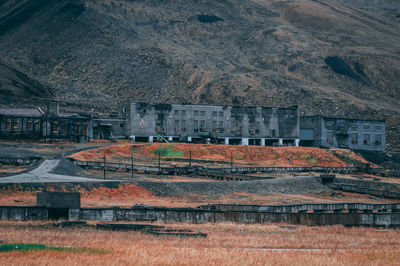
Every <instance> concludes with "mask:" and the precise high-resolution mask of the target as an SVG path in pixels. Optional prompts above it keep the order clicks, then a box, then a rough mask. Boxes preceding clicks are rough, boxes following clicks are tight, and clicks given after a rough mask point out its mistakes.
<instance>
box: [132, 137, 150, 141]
mask: <svg viewBox="0 0 400 266" xmlns="http://www.w3.org/2000/svg"><path fill="white" fill-rule="evenodd" d="M135 142H149V137H135Z"/></svg>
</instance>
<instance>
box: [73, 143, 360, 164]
mask: <svg viewBox="0 0 400 266" xmlns="http://www.w3.org/2000/svg"><path fill="white" fill-rule="evenodd" d="M157 149H164V150H170V151H172V152H180V154H181V156H179V157H176V158H186V159H187V158H189V153H190V151H191V152H192V158H193V159H197V160H207V161H210V162H215V161H220V162H221V161H223V162H230V160H231V156H232V157H233V162H234V163H235V164H242V165H263V166H288V167H290V166H322V167H346V166H352V165H353V164H354V161H358V162H363V163H365V162H367V161H366V160H365V159H364V158H362V156H360V155H357V154H355V153H354V152H352V151H349V150H341V149H335V150H334V151H335V152H336V153H338V154H342V155H346V156H347V158H350V159H351V160H343V158H338V157H337V156H335V155H334V154H333V153H332V152H330V151H329V150H326V149H319V148H312V147H260V146H232V145H230V146H226V145H213V144H208V145H201V144H187V143H169V144H165V143H151V144H133V145H132V144H126V145H115V146H108V147H104V148H99V149H93V150H88V151H83V152H79V153H76V154H74V155H72V156H71V157H72V158H74V159H77V160H82V161H102V160H103V157H104V155H105V156H106V158H107V161H114V162H130V158H131V155H132V152H133V153H134V155H135V161H136V162H137V161H138V160H139V161H140V160H141V159H143V158H149V159H156V158H157V155H156V152H155V151H156V150H157ZM172 158H173V157H172Z"/></svg>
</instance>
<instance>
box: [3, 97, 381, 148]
mask: <svg viewBox="0 0 400 266" xmlns="http://www.w3.org/2000/svg"><path fill="white" fill-rule="evenodd" d="M0 138H3V139H39V138H45V139H46V140H70V141H76V142H81V141H88V140H90V139H98V138H103V139H112V138H131V139H132V140H134V141H137V142H153V141H181V142H197V143H208V142H211V143H217V144H226V145H228V144H233V145H260V146H299V145H300V146H313V147H323V148H349V149H354V150H378V151H383V150H385V146H386V137H385V121H383V120H359V119H346V118H329V117H323V116H307V117H300V115H299V108H298V106H291V107H279V108H278V107H261V106H250V107H249V106H218V105H188V104H150V103H136V102H133V101H131V100H129V101H127V103H126V104H125V105H122V106H121V108H120V109H119V112H117V113H115V114H112V115H110V117H108V118H99V117H94V115H93V114H86V115H83V114H73V115H60V114H59V111H58V105H57V112H56V113H51V112H49V107H48V110H47V112H43V111H42V110H41V109H40V108H38V109H11V108H1V109H0Z"/></svg>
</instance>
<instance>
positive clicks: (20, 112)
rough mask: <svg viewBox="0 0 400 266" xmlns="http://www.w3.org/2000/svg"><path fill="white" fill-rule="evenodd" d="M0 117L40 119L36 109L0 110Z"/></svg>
mask: <svg viewBox="0 0 400 266" xmlns="http://www.w3.org/2000/svg"><path fill="white" fill-rule="evenodd" d="M0 115H7V116H31V117H40V116H42V114H41V113H40V112H39V110H38V109H19V108H0Z"/></svg>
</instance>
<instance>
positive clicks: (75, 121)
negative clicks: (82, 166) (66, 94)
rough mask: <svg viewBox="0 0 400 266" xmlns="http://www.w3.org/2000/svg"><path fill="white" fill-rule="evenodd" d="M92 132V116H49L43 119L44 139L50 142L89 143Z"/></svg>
mask: <svg viewBox="0 0 400 266" xmlns="http://www.w3.org/2000/svg"><path fill="white" fill-rule="evenodd" d="M91 130H92V128H91V117H90V116H82V115H76V114H74V115H52V114H47V115H45V116H44V118H43V137H44V138H45V139H47V140H50V141H54V140H68V141H73V142H87V141H89V139H90V136H91V135H92V134H91Z"/></svg>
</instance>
